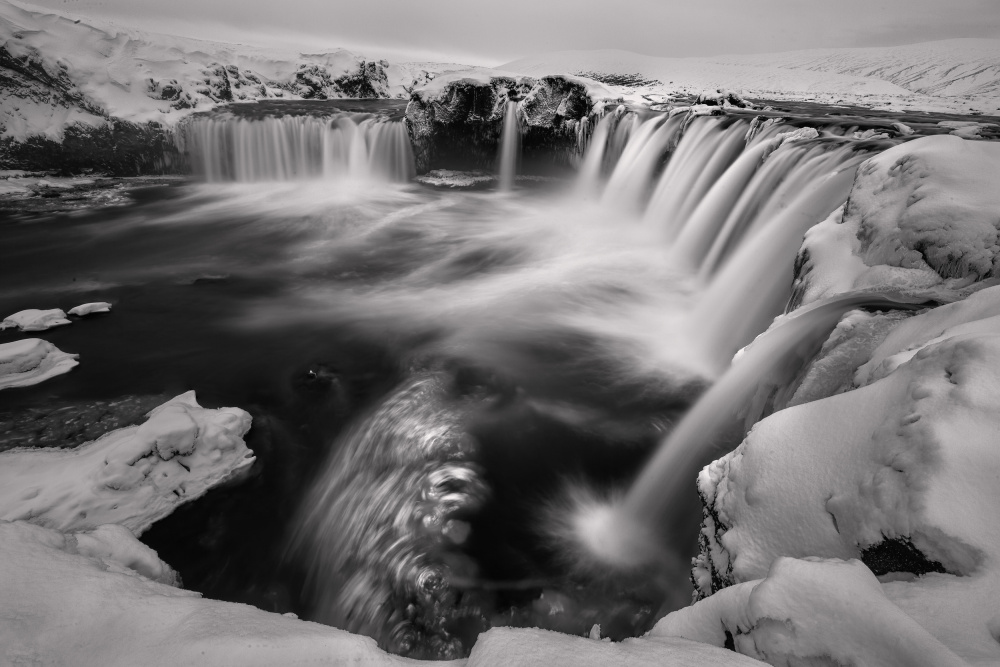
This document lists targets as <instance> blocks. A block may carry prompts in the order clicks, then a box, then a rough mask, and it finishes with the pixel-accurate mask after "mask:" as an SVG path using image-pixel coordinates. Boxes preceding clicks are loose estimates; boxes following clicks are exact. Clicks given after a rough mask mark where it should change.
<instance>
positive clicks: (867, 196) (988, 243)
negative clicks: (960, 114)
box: [797, 135, 1000, 303]
mask: <svg viewBox="0 0 1000 667" xmlns="http://www.w3.org/2000/svg"><path fill="white" fill-rule="evenodd" d="M997 173H1000V144H997V143H994V142H985V141H966V140H963V139H961V138H958V137H953V136H948V135H938V136H931V137H922V138H919V139H915V140H913V141H909V142H905V143H902V144H899V145H898V146H895V147H893V148H890V149H889V150H887V151H885V152H883V153H880V154H878V155H876V156H874V157H872V158H870V159H869V160H867V161H866V162H864V163H863V164H862V165H861V166H860V167H859V168H858V172H857V176H856V178H855V181H854V185H853V187H852V189H851V194H850V199H849V201H848V203H847V204H846V207H845V208H842V209H840V210H838V211H835V212H834V213H833V214H832V215H831V216H830V217H828V218H827V219H826V220H824V221H823V222H822V223H820V224H818V225H816V226H815V227H813V228H812V229H810V230H809V231H808V232H807V234H806V237H805V242H804V244H803V246H802V251H803V252H805V253H806V254H807V255H808V261H807V262H806V263H805V266H804V267H803V270H802V271H801V272H800V275H799V277H798V282H799V284H798V285H797V290H799V291H800V292H801V295H802V303H809V302H811V301H815V300H816V299H819V298H822V297H824V296H830V295H832V294H836V293H839V292H845V291H850V290H852V289H879V290H885V289H893V290H897V291H900V292H910V293H922V294H929V295H934V296H937V297H939V298H941V299H944V300H954V299H956V298H961V297H963V296H965V295H967V294H969V293H970V292H972V291H975V290H977V289H980V288H981V287H983V286H984V285H985V284H989V283H988V282H985V281H986V280H987V279H992V278H993V277H994V275H1000V218H998V217H997V211H998V210H1000V189H998V188H997V187H996V174H997Z"/></svg>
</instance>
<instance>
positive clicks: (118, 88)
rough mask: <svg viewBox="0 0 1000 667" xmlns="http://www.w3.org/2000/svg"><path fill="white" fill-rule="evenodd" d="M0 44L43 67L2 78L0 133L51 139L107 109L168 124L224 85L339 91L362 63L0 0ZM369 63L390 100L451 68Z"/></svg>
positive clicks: (98, 118) (236, 92)
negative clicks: (33, 72)
mask: <svg viewBox="0 0 1000 667" xmlns="http://www.w3.org/2000/svg"><path fill="white" fill-rule="evenodd" d="M0 46H2V47H3V48H4V49H6V50H7V51H8V52H9V53H10V55H11V56H12V57H14V58H17V59H20V58H26V59H28V61H29V63H31V64H34V65H38V68H39V69H40V70H41V71H42V73H43V74H42V76H41V78H39V77H28V76H25V75H23V74H20V73H17V72H14V71H13V70H10V72H11V77H12V78H11V81H10V83H9V84H8V85H5V93H6V94H5V95H3V96H2V97H0V137H10V138H14V139H18V140H22V139H24V138H25V137H27V136H30V135H42V136H44V137H47V138H49V139H52V140H55V141H59V140H61V139H62V135H63V130H64V129H65V128H66V127H67V126H68V125H70V124H73V123H77V122H79V123H83V124H85V125H91V126H98V125H102V124H104V123H105V122H106V120H107V119H106V116H109V115H110V116H114V117H117V118H121V119H124V120H129V121H134V122H149V121H153V122H159V123H163V124H166V125H172V124H174V123H175V122H176V121H178V120H179V119H180V118H182V117H184V116H185V115H187V114H189V113H191V112H192V111H202V110H205V109H209V108H211V107H212V106H214V105H215V104H217V103H218V102H220V101H225V100H226V95H227V94H226V93H225V92H224V91H226V90H228V91H229V93H228V94H230V95H231V97H232V99H233V100H234V101H240V100H255V99H269V98H275V97H279V98H285V99H301V98H302V94H303V93H304V92H306V89H307V88H308V87H309V86H312V85H315V86H316V87H317V89H319V90H322V92H323V94H325V95H328V96H332V97H344V96H346V95H344V93H342V92H340V91H339V89H338V88H337V86H336V84H335V83H333V82H334V81H335V80H336V79H337V78H339V77H341V76H344V75H352V74H355V73H357V72H358V71H359V67H360V66H361V64H362V63H364V62H366V61H365V60H364V59H363V58H362V57H360V56H358V55H356V54H354V53H352V52H350V51H346V50H343V49H339V50H335V51H332V52H328V53H302V52H297V51H292V50H289V49H288V48H287V47H281V48H275V47H271V46H267V45H254V44H250V43H244V44H235V43H224V42H212V41H205V40H198V39H190V38H186V37H180V36H172V35H162V34H157V33H153V32H145V31H141V30H135V29H128V28H123V27H122V26H120V25H117V24H114V23H109V22H107V21H103V20H100V19H95V18H81V17H76V16H74V15H72V14H63V13H59V12H55V11H53V10H51V9H47V8H42V7H37V6H33V5H30V4H27V3H14V2H9V1H8V0H0ZM369 64H371V63H369ZM374 64H376V65H378V67H380V68H381V71H382V72H384V74H385V77H384V80H383V79H381V78H380V77H379V76H376V77H375V79H377V80H376V81H375V82H374V85H375V86H376V88H377V91H376V92H378V93H379V94H380V95H382V96H385V97H396V98H405V97H408V96H409V92H410V90H411V89H412V88H413V87H414V86H416V85H419V84H421V83H424V82H425V81H427V80H428V79H429V78H431V77H433V76H434V75H436V73H437V72H439V71H442V70H445V69H453V68H454V65H445V64H439V63H388V62H385V61H379V62H377V63H374ZM5 71H7V70H5ZM300 83H304V85H305V84H308V85H305V87H301V86H300V85H299V84H300ZM309 94H312V93H311V92H310V93H309Z"/></svg>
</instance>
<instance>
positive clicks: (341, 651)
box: [0, 521, 464, 667]
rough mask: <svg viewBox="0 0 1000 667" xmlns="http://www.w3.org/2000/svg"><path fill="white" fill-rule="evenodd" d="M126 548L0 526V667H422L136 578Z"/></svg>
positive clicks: (300, 624) (340, 636)
mask: <svg viewBox="0 0 1000 667" xmlns="http://www.w3.org/2000/svg"><path fill="white" fill-rule="evenodd" d="M112 534H113V535H114V537H113V538H110V537H109V535H112ZM116 540H120V541H118V542H116ZM132 540H133V542H132V544H131V547H129V548H123V547H122V543H124V542H127V541H128V538H127V537H126V536H125V534H124V533H122V532H121V531H117V532H115V530H114V529H111V530H109V529H108V528H107V527H105V528H99V529H97V530H95V531H94V532H93V533H90V534H89V535H86V534H80V533H76V534H69V535H64V534H62V533H59V532H56V531H54V530H50V529H47V528H42V527H40V526H35V525H31V524H28V523H24V522H16V523H7V522H4V521H0V590H2V591H3V592H4V594H3V595H2V596H0V662H2V663H4V664H44V665H78V666H80V667H90V666H93V667H115V666H120V667H132V666H134V665H146V666H148V667H157V666H164V667H166V666H168V665H169V666H171V667H172V666H175V665H241V666H245V667H252V666H254V665H262V666H263V665H289V666H294V665H315V664H354V665H371V666H381V665H417V664H426V663H419V662H418V661H415V660H406V659H403V658H398V657H396V656H391V655H388V654H386V653H384V652H382V651H380V650H379V649H378V648H377V647H376V645H375V642H374V641H373V640H371V639H368V638H367V637H358V636H356V635H351V634H348V633H347V632H344V631H343V630H337V629H334V628H331V627H327V626H323V625H318V624H316V623H307V622H304V621H299V620H295V619H292V618H286V617H284V616H279V615H278V614H270V613H267V612H264V611H261V610H259V609H256V608H254V607H250V606H247V605H242V604H233V603H228V602H217V601H214V600H205V599H203V598H201V597H200V596H199V595H198V594H197V593H194V592H191V591H185V590H182V589H179V588H175V587H173V586H170V585H167V584H164V583H160V582H156V581H151V580H150V579H148V578H146V576H142V575H144V574H147V572H144V571H143V570H147V571H148V568H149V563H148V562H140V561H147V560H148V557H149V554H150V553H152V552H149V553H146V554H145V556H146V557H147V558H143V559H136V558H134V557H132V556H130V555H129V549H133V550H135V551H139V550H141V548H143V547H142V545H140V544H139V543H138V542H134V538H132ZM98 543H100V544H102V545H107V544H109V543H110V544H112V545H114V548H113V549H111V551H112V552H113V554H112V555H109V554H107V553H103V552H102V548H103V547H101V546H98ZM153 557H154V558H155V555H154V556H153ZM161 578H162V577H161ZM463 663H464V661H458V662H455V663H449V664H453V665H462V664H463ZM439 664H440V663H439Z"/></svg>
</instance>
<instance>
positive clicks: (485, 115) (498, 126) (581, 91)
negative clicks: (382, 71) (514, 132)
mask: <svg viewBox="0 0 1000 667" xmlns="http://www.w3.org/2000/svg"><path fill="white" fill-rule="evenodd" d="M508 101H517V102H518V117H519V120H520V121H521V125H522V131H523V133H522V138H521V146H522V165H523V167H524V170H525V171H527V172H529V173H531V172H534V173H544V172H546V171H549V170H551V169H552V168H553V167H557V168H558V167H565V166H567V165H568V164H569V163H570V161H571V159H572V157H573V156H574V155H575V153H576V150H577V142H576V130H577V127H578V124H579V122H580V120H581V119H582V118H585V117H586V116H588V115H589V114H590V113H591V111H592V110H593V107H594V100H592V99H591V98H590V95H589V94H588V91H587V88H586V87H585V86H584V84H582V83H580V82H577V81H574V80H572V79H571V78H566V77H561V76H547V77H543V78H541V79H532V78H530V77H520V78H516V79H515V78H513V77H505V76H493V77H490V78H489V79H486V78H482V77H479V78H476V77H469V78H460V79H455V80H453V81H450V82H448V83H446V84H445V85H444V86H443V87H441V88H440V89H438V88H437V87H436V86H435V87H434V88H432V89H430V90H428V89H423V90H417V91H414V93H413V95H412V96H411V97H410V104H409V105H408V106H407V109H406V118H407V120H408V122H409V129H410V137H411V139H412V141H413V149H414V155H415V158H416V162H417V171H418V173H426V172H427V171H430V170H432V169H453V170H475V169H492V168H493V166H494V163H495V161H496V155H497V146H498V144H499V141H500V135H501V130H502V125H503V118H504V112H505V107H506V105H507V102H508Z"/></svg>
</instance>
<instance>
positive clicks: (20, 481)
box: [0, 392, 254, 535]
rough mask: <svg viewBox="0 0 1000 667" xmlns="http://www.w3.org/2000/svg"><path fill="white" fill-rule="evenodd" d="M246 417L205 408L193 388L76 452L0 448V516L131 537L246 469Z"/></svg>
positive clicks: (250, 456) (249, 461) (249, 454)
mask: <svg viewBox="0 0 1000 667" xmlns="http://www.w3.org/2000/svg"><path fill="white" fill-rule="evenodd" d="M249 428H250V415H249V414H247V413H246V412H244V411H243V410H240V409H238V408H219V409H216V410H209V409H205V408H202V407H200V406H199V405H198V403H197V401H196V400H195V396H194V392H187V393H186V394H182V395H180V396H178V397H176V398H174V399H172V400H170V401H168V402H167V403H165V404H163V405H161V406H160V407H158V408H156V409H155V410H153V411H152V412H150V413H149V418H148V420H147V421H146V422H145V423H143V424H141V425H139V426H132V427H128V428H123V429H118V430H116V431H112V432H111V433H108V434H107V435H105V436H103V437H101V438H99V439H98V440H95V441H94V442H90V443H87V444H84V445H81V446H79V447H77V448H74V449H13V450H10V451H7V452H3V453H0V519H5V520H8V521H15V520H21V519H23V520H27V521H31V522H32V523H36V524H39V525H42V526H47V527H51V528H56V529H59V530H64V531H65V530H87V529H94V528H97V527H98V526H100V525H102V524H107V523H115V524H120V525H122V526H125V527H126V528H128V529H129V530H131V531H132V532H133V533H135V534H136V535H138V534H140V533H142V531H144V530H145V529H146V528H148V527H149V525H150V524H152V523H153V522H154V521H157V520H159V519H161V518H163V517H164V516H166V515H168V514H170V513H171V512H172V511H173V510H174V509H175V508H176V507H177V506H178V505H180V504H181V503H184V502H187V501H189V500H192V499H194V498H197V497H198V496H200V495H202V494H204V493H205V492H206V491H208V490H209V489H210V488H211V487H213V486H216V485H217V484H220V483H222V482H224V481H226V480H229V479H231V478H233V477H235V476H237V475H238V474H240V473H241V472H244V471H246V470H247V469H248V468H249V467H250V466H251V465H252V464H253V462H254V457H253V453H252V452H251V451H250V450H249V449H247V447H246V445H245V444H244V442H243V436H244V435H245V434H246V432H247V430H248V429H249Z"/></svg>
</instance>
